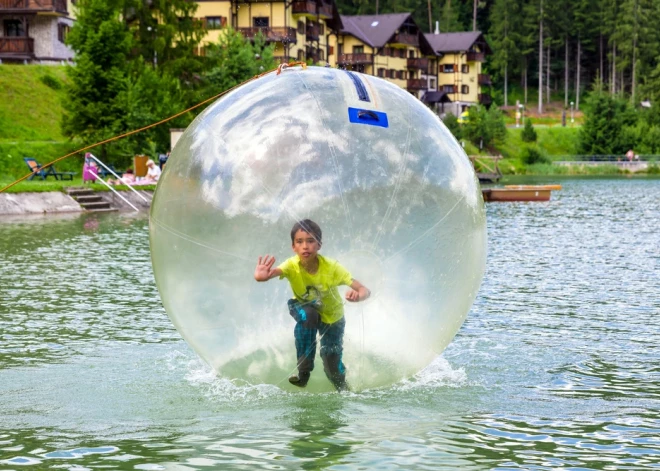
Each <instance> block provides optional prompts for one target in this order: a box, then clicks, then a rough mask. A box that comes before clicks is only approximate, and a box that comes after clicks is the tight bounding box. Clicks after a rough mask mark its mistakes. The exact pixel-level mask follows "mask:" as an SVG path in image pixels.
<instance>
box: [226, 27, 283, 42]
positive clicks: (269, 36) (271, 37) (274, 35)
mask: <svg viewBox="0 0 660 471" xmlns="http://www.w3.org/2000/svg"><path fill="white" fill-rule="evenodd" d="M238 31H239V32H240V33H241V34H242V35H243V36H244V37H246V38H248V39H254V38H255V36H257V35H258V34H259V33H261V34H262V35H263V37H264V38H265V39H266V41H268V42H281V43H292V44H295V43H296V28H291V27H289V26H282V27H275V28H269V27H262V26H255V27H252V28H238Z"/></svg>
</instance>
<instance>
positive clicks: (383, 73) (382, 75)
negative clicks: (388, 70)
mask: <svg viewBox="0 0 660 471" xmlns="http://www.w3.org/2000/svg"><path fill="white" fill-rule="evenodd" d="M378 76H379V77H385V69H384V68H382V67H381V68H379V69H378Z"/></svg>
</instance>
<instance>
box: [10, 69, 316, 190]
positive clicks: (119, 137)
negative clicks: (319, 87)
mask: <svg viewBox="0 0 660 471" xmlns="http://www.w3.org/2000/svg"><path fill="white" fill-rule="evenodd" d="M295 65H301V66H302V67H303V69H306V68H307V64H306V63H305V62H292V63H290V64H280V65H279V66H278V67H277V68H276V69H271V70H268V71H266V72H263V73H261V74H259V75H255V76H254V77H252V78H251V79H248V80H245V81H244V82H242V83H239V84H238V85H235V86H233V87H231V88H230V89H228V90H225V91H224V92H222V93H219V94H217V95H215V96H213V97H211V98H207V99H206V100H204V101H202V102H200V103H197V104H196V105H193V106H191V107H190V108H188V109H187V110H184V111H181V112H179V113H176V114H174V115H172V116H170V117H169V118H165V119H161V120H160V121H158V122H156V123H152V124H150V125H148V126H145V127H143V128H140V129H135V130H133V131H128V132H126V133H124V134H120V135H117V136H115V137H111V138H109V139H106V140H104V141H100V142H97V143H96V144H91V145H89V146H86V147H82V148H80V149H78V150H75V151H73V152H71V153H69V154H66V155H63V156H62V157H58V158H57V159H55V160H53V161H52V162H49V163H47V164H46V165H42V166H41V167H39V168H37V169H35V170H34V171H32V172H30V173H28V174H27V175H25V176H23V177H21V178H19V179H18V180H16V181H15V182H14V183H10V184H9V185H7V186H6V187H4V188H3V189H1V190H0V193H2V192H4V191H5V190H8V189H9V188H11V187H12V186H14V185H16V184H17V183H20V182H22V181H23V180H25V179H26V178H30V176H32V175H36V174H37V173H39V172H40V171H42V170H44V169H46V168H48V167H50V166H51V165H54V164H56V163H57V162H59V161H61V160H64V159H66V158H69V157H71V156H72V155H75V154H78V153H79V152H84V151H86V150H89V149H93V148H94V147H98V146H100V145H103V144H107V143H108V142H112V141H118V140H119V139H123V138H125V137H128V136H131V135H133V134H137V133H139V132H142V131H146V130H147V129H150V128H153V127H156V126H159V125H161V124H163V123H166V122H168V121H171V120H173V119H174V118H178V117H179V116H181V115H184V114H186V113H188V112H189V111H192V110H194V109H195V108H199V107H200V106H202V105H205V104H206V103H208V102H210V101H213V100H216V99H218V98H220V97H221V96H222V95H225V94H227V93H229V92H231V91H232V90H234V89H235V88H238V87H240V86H242V85H245V84H246V83H249V82H252V81H253V80H256V79H258V78H260V77H263V76H264V75H266V74H269V73H271V72H273V71H274V70H276V71H277V75H280V73H281V72H282V70H284V69H285V68H286V67H292V66H295Z"/></svg>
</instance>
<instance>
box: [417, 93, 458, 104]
mask: <svg viewBox="0 0 660 471" xmlns="http://www.w3.org/2000/svg"><path fill="white" fill-rule="evenodd" d="M422 101H423V102H424V103H451V100H450V99H449V96H447V93H445V92H436V91H434V90H432V91H430V92H426V93H425V94H424V96H422Z"/></svg>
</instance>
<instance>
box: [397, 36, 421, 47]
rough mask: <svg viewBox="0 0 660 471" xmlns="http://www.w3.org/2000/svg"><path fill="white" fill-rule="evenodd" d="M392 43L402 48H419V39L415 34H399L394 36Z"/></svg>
mask: <svg viewBox="0 0 660 471" xmlns="http://www.w3.org/2000/svg"><path fill="white" fill-rule="evenodd" d="M392 43H393V44H401V45H404V46H419V37H418V36H417V35H416V34H407V33H399V34H397V35H395V36H394V40H392Z"/></svg>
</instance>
